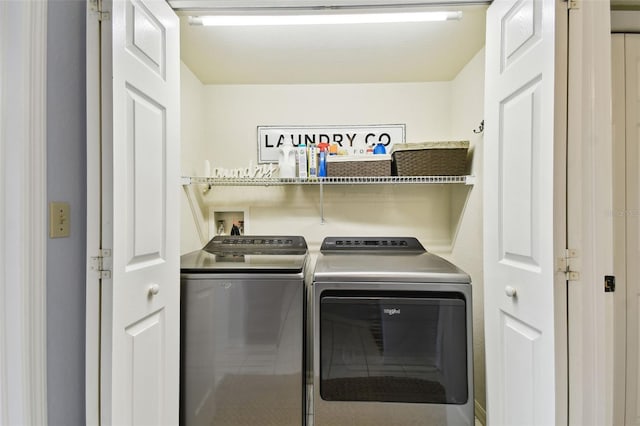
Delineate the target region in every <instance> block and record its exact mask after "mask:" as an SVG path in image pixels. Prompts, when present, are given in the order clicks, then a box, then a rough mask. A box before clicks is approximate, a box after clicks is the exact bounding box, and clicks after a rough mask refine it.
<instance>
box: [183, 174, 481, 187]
mask: <svg viewBox="0 0 640 426" xmlns="http://www.w3.org/2000/svg"><path fill="white" fill-rule="evenodd" d="M474 183H475V176H371V177H360V176H357V177H323V178H316V179H301V178H247V177H242V178H232V177H226V178H218V177H203V176H188V177H183V178H182V184H183V185H190V184H203V185H210V186H281V185H320V184H322V185H372V184H378V185H380V184H388V185H396V184H463V185H473V184H474Z"/></svg>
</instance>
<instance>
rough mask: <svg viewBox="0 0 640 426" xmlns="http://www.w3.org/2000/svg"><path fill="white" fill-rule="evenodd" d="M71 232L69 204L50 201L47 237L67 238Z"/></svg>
mask: <svg viewBox="0 0 640 426" xmlns="http://www.w3.org/2000/svg"><path fill="white" fill-rule="evenodd" d="M70 231H71V216H70V208H69V203H66V202H62V201H52V202H50V203H49V237H51V238H62V237H68V236H69V233H70Z"/></svg>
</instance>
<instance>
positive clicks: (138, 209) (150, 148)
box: [127, 86, 166, 270]
mask: <svg viewBox="0 0 640 426" xmlns="http://www.w3.org/2000/svg"><path fill="white" fill-rule="evenodd" d="M127 89H128V90H127V104H128V105H127V118H128V125H127V148H128V155H129V158H128V167H127V168H128V179H127V187H128V189H129V191H130V195H129V197H130V198H129V200H130V203H131V204H130V206H129V212H128V213H129V214H128V216H129V217H128V226H129V235H130V236H132V237H133V238H131V240H130V247H129V259H130V260H129V263H128V265H127V269H128V270H131V269H137V268H141V267H145V266H149V264H157V263H158V262H161V261H162V258H163V256H164V245H165V225H166V224H165V216H164V206H165V194H166V188H165V185H166V178H165V176H166V173H165V161H166V158H165V150H166V119H165V109H164V108H163V107H162V106H161V105H159V104H158V103H157V102H155V101H154V100H153V99H151V98H150V97H149V96H146V95H145V94H143V93H142V92H140V91H138V90H137V89H135V88H133V87H131V86H128V88H127Z"/></svg>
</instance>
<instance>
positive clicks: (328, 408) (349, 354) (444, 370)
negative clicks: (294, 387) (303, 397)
mask: <svg viewBox="0 0 640 426" xmlns="http://www.w3.org/2000/svg"><path fill="white" fill-rule="evenodd" d="M312 287H313V291H312V293H313V296H312V297H311V299H312V300H313V302H312V303H313V309H312V313H311V316H312V318H313V419H314V425H315V426H333V425H336V426H337V425H341V426H344V425H349V426H365V425H366V426H370V425H385V426H392V425H395V426H406V425H431V426H434V425H442V426H444V425H455V426H463V425H473V424H474V398H473V354H472V312H471V282H470V277H469V275H467V274H466V273H464V272H463V271H462V270H460V269H459V268H457V267H456V266H454V265H453V264H451V263H449V262H448V261H446V260H444V259H442V258H441V257H438V256H436V255H434V254H431V253H428V252H427V251H426V250H425V249H424V247H423V246H422V245H421V244H420V242H419V241H418V240H417V239H415V238H371V237H354V238H346V237H330V238H326V239H325V240H324V241H323V244H322V247H321V252H320V254H319V256H318V260H317V262H316V268H315V271H314V274H313V286H312Z"/></svg>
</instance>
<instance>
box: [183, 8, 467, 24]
mask: <svg viewBox="0 0 640 426" xmlns="http://www.w3.org/2000/svg"><path fill="white" fill-rule="evenodd" d="M461 18H462V12H460V11H457V12H398V13H344V14H343V13H340V14H337V13H332V14H320V15H310V14H309V15H207V16H195V17H189V23H190V24H191V25H203V26H223V27H224V26H259V25H332V24H377V23H397V22H434V21H448V20H459V19H461Z"/></svg>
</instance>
